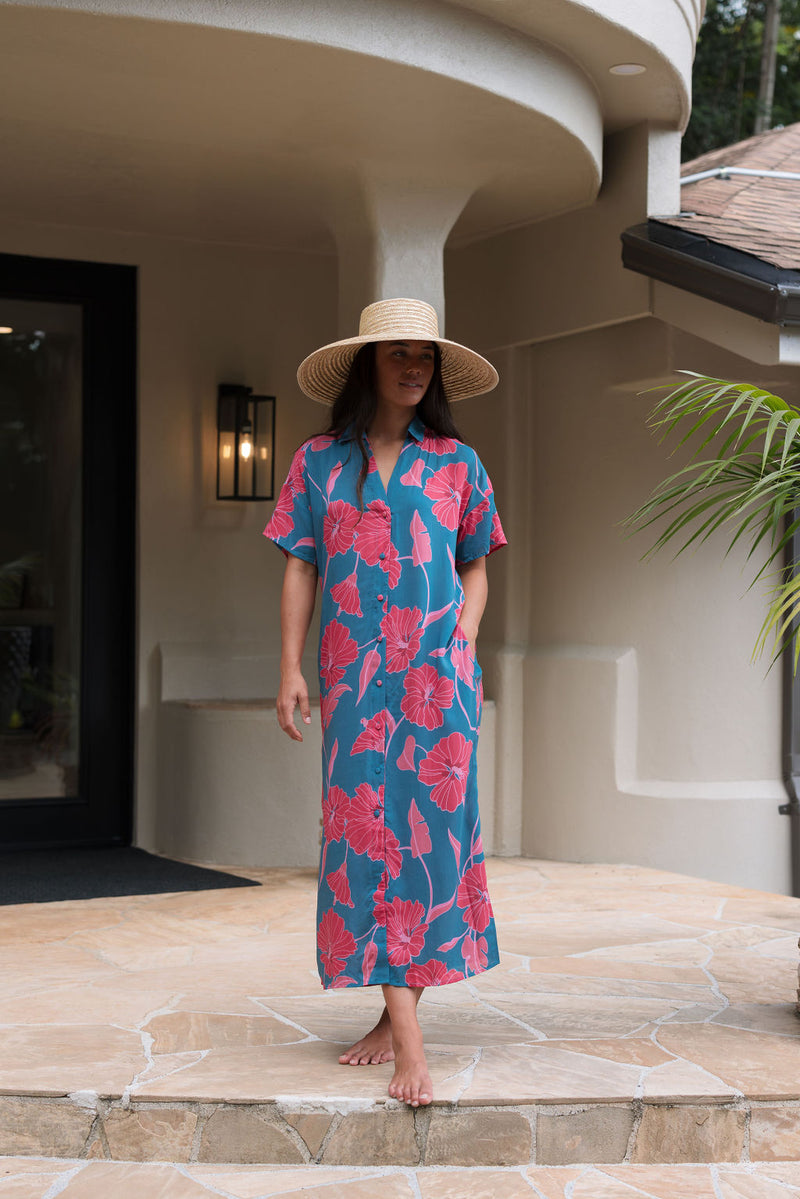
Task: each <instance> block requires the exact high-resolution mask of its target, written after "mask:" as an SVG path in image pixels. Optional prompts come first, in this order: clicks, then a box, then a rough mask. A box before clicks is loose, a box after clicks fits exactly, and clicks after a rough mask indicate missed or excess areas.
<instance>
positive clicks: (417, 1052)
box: [389, 1030, 433, 1107]
mask: <svg viewBox="0 0 800 1199" xmlns="http://www.w3.org/2000/svg"><path fill="white" fill-rule="evenodd" d="M394 1060H395V1067H394V1075H393V1077H392V1081H391V1082H390V1083H389V1094H390V1095H391V1096H392V1098H393V1099H399V1100H400V1101H401V1102H402V1103H408V1104H409V1105H410V1106H411V1107H420V1106H422V1107H425V1106H427V1104H429V1103H430V1101H431V1100H432V1099H433V1083H432V1082H431V1076H430V1074H429V1073H428V1062H427V1060H426V1058H425V1050H424V1049H423V1046H422V1031H421V1030H419V1036H418V1037H416V1036H412V1037H410V1038H409V1039H408V1040H404V1041H401V1039H400V1038H399V1037H395V1038H394Z"/></svg>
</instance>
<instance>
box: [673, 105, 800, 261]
mask: <svg viewBox="0 0 800 1199" xmlns="http://www.w3.org/2000/svg"><path fill="white" fill-rule="evenodd" d="M723 166H728V167H747V168H749V169H751V170H755V169H762V170H771V171H793V172H796V173H797V174H800V122H798V123H797V124H794V125H787V126H786V127H785V128H783V129H770V130H769V131H768V132H767V133H761V134H759V135H758V136H757V137H751V138H748V139H747V141H743V142H738V143H737V144H736V145H735V146H726V147H724V148H723V149H721V150H711V151H710V152H709V153H708V154H701V155H700V157H699V158H695V159H693V161H692V162H686V163H684V164H683V167H682V168H681V175H682V176H686V175H696V174H699V173H700V172H701V171H709V170H713V169H714V168H715V167H723ZM681 208H682V213H681V215H678V216H667V217H658V220H659V221H660V222H662V223H663V224H667V225H673V226H675V227H676V228H678V229H686V230H688V231H689V232H691V233H696V234H698V236H700V237H707V238H708V239H709V240H710V241H715V242H721V243H722V244H723V245H726V246H731V247H732V248H733V249H735V250H740V251H742V252H743V253H745V254H754V255H755V256H756V257H757V258H760V259H762V261H764V262H768V263H770V264H771V265H772V266H776V267H780V268H782V269H787V270H800V179H798V180H789V179H772V178H769V177H760V178H759V177H755V176H752V177H751V176H747V175H733V176H732V177H731V178H729V179H720V178H716V179H701V180H700V181H699V182H697V183H688V184H685V185H684V186H683V187H682V188H681ZM684 214H691V215H684Z"/></svg>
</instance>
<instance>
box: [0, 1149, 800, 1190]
mask: <svg viewBox="0 0 800 1199" xmlns="http://www.w3.org/2000/svg"><path fill="white" fill-rule="evenodd" d="M54 1183H57V1184H58V1186H59V1187H62V1186H63V1188H64V1189H63V1190H61V1189H59V1191H58V1193H59V1195H66V1196H68V1199H109V1196H117V1195H119V1196H125V1199H127V1197H128V1196H135V1197H136V1199H207V1197H208V1196H210V1195H215V1196H219V1195H220V1194H223V1195H229V1196H232V1197H234V1199H273V1196H278V1195H280V1196H285V1197H287V1199H291V1197H293V1196H297V1197H298V1199H309V1196H310V1197H311V1199H375V1197H376V1196H380V1199H414V1196H417V1195H418V1196H421V1199H465V1197H468V1199H530V1197H531V1196H532V1195H533V1196H534V1197H538V1199H642V1196H648V1197H649V1199H720V1197H722V1199H796V1197H797V1194H798V1192H799V1191H800V1163H797V1162H794V1163H791V1164H789V1163H783V1164H775V1165H773V1166H767V1165H747V1166H731V1165H724V1164H721V1165H718V1166H707V1165H706V1166H696V1165H691V1166H635V1165H619V1166H595V1167H592V1166H566V1167H532V1168H527V1169H526V1168H519V1167H516V1168H505V1169H501V1168H496V1167H495V1168H489V1169H481V1168H473V1169H453V1168H451V1167H448V1168H439V1169H437V1168H422V1169H417V1170H406V1169H401V1168H399V1167H391V1166H383V1167H377V1168H376V1167H373V1168H361V1169H354V1168H349V1167H336V1168H334V1167H325V1166H304V1167H293V1166H272V1167H269V1168H267V1167H264V1166H249V1167H248V1166H239V1167H231V1166H228V1167H224V1166H189V1167H185V1166H183V1167H175V1166H170V1165H163V1164H159V1165H156V1164H130V1163H110V1162H76V1161H60V1162H56V1161H50V1160H42V1159H38V1160H31V1159H27V1160H26V1159H19V1158H17V1159H13V1158H5V1159H3V1158H0V1196H2V1199H44V1196H45V1195H46V1194H47V1192H48V1190H49V1189H50V1188H51V1187H52V1186H53V1184H54Z"/></svg>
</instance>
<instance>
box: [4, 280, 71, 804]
mask: <svg viewBox="0 0 800 1199" xmlns="http://www.w3.org/2000/svg"><path fill="white" fill-rule="evenodd" d="M81 318H82V312H81V306H80V305H78V304H49V303H39V302H35V301H25V300H14V301H8V300H6V301H0V802H3V801H6V802H7V801H9V800H19V799H29V798H30V799H32V798H40V797H41V798H56V797H60V796H63V797H74V796H77V794H78V778H79V771H80V759H79V744H80V738H79V711H80V685H81V680H80V662H81V641H80V639H81V529H82V494H81V492H82V487H81V474H82V472H81V459H82V446H81V441H82V438H81V428H82V419H81V417H82V413H81V393H82V386H81V371H82V361H81V359H82V346H81Z"/></svg>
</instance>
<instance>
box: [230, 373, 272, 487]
mask: <svg viewBox="0 0 800 1199" xmlns="http://www.w3.org/2000/svg"><path fill="white" fill-rule="evenodd" d="M247 441H249V443H250V453H249V455H248V457H247V458H245V457H244V456H243V454H242V446H243V444H244V443H245V442H247ZM274 491H275V396H257V395H253V389H252V387H245V386H244V385H242V384H241V383H220V384H219V385H218V387H217V499H218V500H240V501H244V502H252V501H254V500H271V499H272V498H273V495H274Z"/></svg>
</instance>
